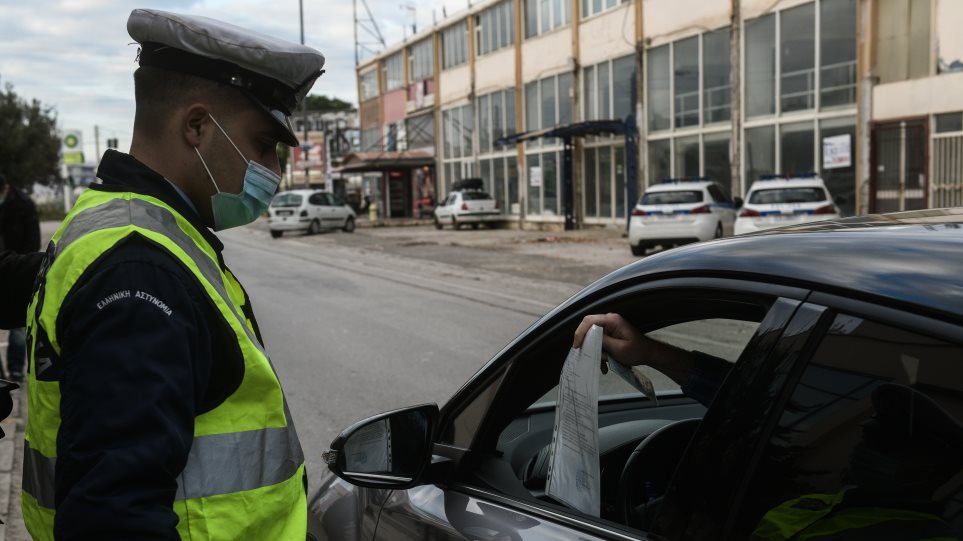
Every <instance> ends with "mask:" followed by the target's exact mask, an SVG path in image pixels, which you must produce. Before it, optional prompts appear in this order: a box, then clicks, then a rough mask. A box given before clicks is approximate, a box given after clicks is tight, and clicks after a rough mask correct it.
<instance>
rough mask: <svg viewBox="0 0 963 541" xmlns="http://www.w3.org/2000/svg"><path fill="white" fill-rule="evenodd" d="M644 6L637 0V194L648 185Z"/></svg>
mask: <svg viewBox="0 0 963 541" xmlns="http://www.w3.org/2000/svg"><path fill="white" fill-rule="evenodd" d="M644 15H645V13H644V6H643V4H642V0H635V94H636V97H637V98H638V99H636V101H635V125H636V126H637V127H638V134H639V138H638V149H637V156H638V159H637V160H636V161H635V164H636V165H635V185H636V188H637V189H636V193H637V194H641V193H645V187H646V186H647V185H648V183H649V182H648V176H649V174H648V172H649V167H648V163H649V162H648V154H649V152H648V143H647V141H646V136H647V135H648V123H647V122H646V115H645V107H646V104H645V26H644V23H645V19H644ZM635 203H636V202H635V201H626V202H625V212H626V213H627V214H631V213H632V209H634V208H635Z"/></svg>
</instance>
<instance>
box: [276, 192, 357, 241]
mask: <svg viewBox="0 0 963 541" xmlns="http://www.w3.org/2000/svg"><path fill="white" fill-rule="evenodd" d="M354 221H355V214H354V211H353V210H351V207H349V206H348V205H346V204H345V203H344V201H342V200H341V199H340V198H339V197H338V196H336V195H334V194H333V193H329V192H322V191H319V190H290V191H287V192H281V193H279V194H277V195H275V196H274V199H272V200H271V205H270V207H268V229H270V230H271V236H272V237H274V238H278V237H280V236H281V235H283V234H284V232H285V231H306V232H307V233H308V234H314V233H319V232H320V231H321V230H322V229H341V230H342V231H344V232H346V233H351V232H352V231H354Z"/></svg>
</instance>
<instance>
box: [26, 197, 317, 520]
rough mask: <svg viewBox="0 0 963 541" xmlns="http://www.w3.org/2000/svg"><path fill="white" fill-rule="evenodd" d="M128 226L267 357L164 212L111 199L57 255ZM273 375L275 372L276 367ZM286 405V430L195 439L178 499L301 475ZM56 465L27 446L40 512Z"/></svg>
mask: <svg viewBox="0 0 963 541" xmlns="http://www.w3.org/2000/svg"><path fill="white" fill-rule="evenodd" d="M129 225H136V226H138V227H141V228H144V229H148V230H151V231H154V232H156V233H160V234H162V235H164V236H165V237H166V238H168V239H170V240H171V241H172V242H173V243H175V244H176V245H177V246H178V247H179V248H180V249H181V250H183V251H184V252H185V253H186V254H187V256H188V257H189V258H190V259H191V260H192V261H193V262H194V263H195V264H196V265H197V267H198V268H199V269H200V271H201V274H202V275H203V276H204V278H205V279H207V281H208V282H209V283H210V284H211V285H212V286H213V287H214V289H215V290H216V291H217V293H218V295H220V296H221V298H222V299H223V300H224V303H225V304H226V305H227V306H228V307H230V309H231V312H232V313H233V314H234V316H235V317H236V318H237V320H238V323H239V324H240V326H241V327H242V328H243V329H244V331H245V333H247V336H248V338H249V339H250V341H251V342H252V343H253V344H254V345H255V346H256V347H257V348H258V350H259V351H261V353H264V350H263V348H262V347H261V344H260V343H259V342H258V340H257V337H255V336H254V334H253V332H252V331H251V329H250V328H249V327H248V326H247V323H246V320H245V318H244V317H242V316H241V315H240V314H238V311H237V309H236V307H235V306H234V303H233V302H232V301H231V298H230V296H229V295H228V294H227V291H226V288H225V285H224V282H223V279H222V276H221V272H220V268H219V267H218V266H217V263H216V262H215V261H214V260H213V259H212V258H211V257H210V256H209V255H208V254H207V253H205V252H204V251H203V250H201V249H200V248H199V247H198V246H197V244H196V243H195V242H194V240H193V239H192V238H191V237H190V236H188V235H187V234H186V233H185V232H184V231H183V230H182V229H181V228H180V227H179V226H178V225H177V221H176V219H175V218H174V215H173V214H171V212H170V211H169V210H167V209H165V208H163V207H160V206H158V205H154V204H152V203H148V202H146V201H143V200H140V199H131V200H130V201H127V200H123V199H113V200H111V201H108V202H107V203H104V204H102V205H99V206H96V207H92V208H89V209H86V210H83V211H81V212H79V213H77V215H76V216H74V217H73V219H72V220H71V221H70V223H69V224H68V225H67V229H66V230H65V231H64V233H63V235H61V238H60V241H59V242H58V243H57V252H58V253H63V251H64V250H65V249H67V247H68V246H70V244H72V243H73V242H74V241H76V240H77V239H79V238H81V237H83V236H84V235H87V234H89V233H93V232H95V231H100V230H103V229H112V228H117V227H126V226H129ZM265 357H267V355H265ZM268 362H269V363H270V359H268ZM271 369H272V370H274V367H273V366H272V367H271ZM276 374H277V373H276V371H275V376H276ZM282 396H283V391H282ZM283 405H284V417H285V420H286V421H287V426H286V427H278V428H264V429H260V430H249V431H244V432H233V433H227V434H212V435H207V436H197V437H195V438H194V440H193V443H192V445H191V450H190V453H189V455H188V459H187V464H186V465H185V467H184V471H183V472H181V474H180V475H179V476H178V478H177V485H178V486H177V499H193V498H203V497H206V496H214V495H218V494H230V493H234V492H242V491H247V490H253V489H256V488H260V487H265V486H270V485H274V484H277V483H280V482H282V481H285V480H287V479H290V478H291V476H292V475H294V474H295V473H297V470H298V468H299V467H300V465H301V464H302V463H303V462H304V454H303V452H302V450H301V443H300V442H299V441H298V436H297V431H296V430H295V429H294V423H293V421H292V419H291V414H290V412H289V411H288V405H287V399H286V398H285V399H284V401H283ZM56 462H57V459H56V458H49V457H45V456H43V455H41V454H40V453H39V452H38V451H36V450H34V449H31V448H30V446H29V444H26V446H25V452H24V475H23V490H24V491H25V492H27V493H28V494H30V495H31V496H33V497H34V498H36V500H37V502H38V503H39V504H40V505H41V506H42V507H47V508H51V509H52V508H54V506H55V499H54V472H55V470H56Z"/></svg>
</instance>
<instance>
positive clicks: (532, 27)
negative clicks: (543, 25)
mask: <svg viewBox="0 0 963 541" xmlns="http://www.w3.org/2000/svg"><path fill="white" fill-rule="evenodd" d="M538 2H539V0H525V37H526V38H530V37H533V36H537V35H538Z"/></svg>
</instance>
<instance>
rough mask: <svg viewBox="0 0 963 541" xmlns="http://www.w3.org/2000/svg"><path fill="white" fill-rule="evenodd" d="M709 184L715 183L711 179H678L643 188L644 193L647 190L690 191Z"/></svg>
mask: <svg viewBox="0 0 963 541" xmlns="http://www.w3.org/2000/svg"><path fill="white" fill-rule="evenodd" d="M710 184H715V182H713V181H711V180H699V181H692V180H687V181H680V182H663V183H660V184H653V185H651V186H649V187H648V188H646V189H645V193H649V192H691V191H693V190H703V189H705V187H706V186H708V185H710Z"/></svg>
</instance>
